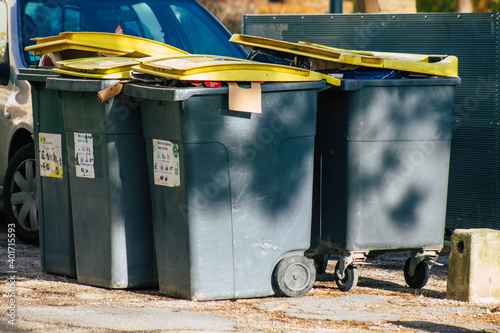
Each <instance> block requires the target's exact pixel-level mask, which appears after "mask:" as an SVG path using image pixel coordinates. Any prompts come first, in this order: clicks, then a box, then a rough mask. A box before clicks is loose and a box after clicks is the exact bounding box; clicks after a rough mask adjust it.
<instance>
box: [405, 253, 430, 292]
mask: <svg viewBox="0 0 500 333" xmlns="http://www.w3.org/2000/svg"><path fill="white" fill-rule="evenodd" d="M410 261H411V258H408V259H407V260H406V262H405V267H404V275H405V281H406V283H407V284H408V286H409V287H410V288H415V289H420V288H423V287H424V286H425V285H426V284H427V281H428V280H429V275H430V273H429V265H428V264H427V263H425V262H423V261H421V262H420V263H419V264H418V265H417V267H415V273H414V274H413V275H410Z"/></svg>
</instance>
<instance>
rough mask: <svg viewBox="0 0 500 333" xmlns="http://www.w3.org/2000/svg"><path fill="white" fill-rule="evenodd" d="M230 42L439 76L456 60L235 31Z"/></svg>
mask: <svg viewBox="0 0 500 333" xmlns="http://www.w3.org/2000/svg"><path fill="white" fill-rule="evenodd" d="M230 41H231V42H233V43H236V44H240V45H244V46H248V47H258V48H263V49H269V50H275V51H281V52H286V53H291V54H295V55H300V56H304V57H308V58H313V59H319V60H324V61H327V62H334V63H342V64H348V65H352V66H365V67H374V68H386V69H394V70H402V71H407V72H413V73H420V74H428V75H439V76H457V75H458V59H457V57H455V56H432V55H419V54H407V53H388V52H369V51H356V50H344V49H338V48H333V47H328V46H324V45H318V44H312V43H307V42H299V43H290V42H284V41H279V40H274V39H269V38H263V37H255V36H248V35H239V34H235V35H233V36H232V38H231V39H230Z"/></svg>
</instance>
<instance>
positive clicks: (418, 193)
mask: <svg viewBox="0 0 500 333" xmlns="http://www.w3.org/2000/svg"><path fill="white" fill-rule="evenodd" d="M459 82H460V79H459V78H456V77H455V78H408V79H389V80H382V79H345V80H342V84H341V86H340V87H332V88H330V89H328V90H325V91H323V92H321V93H320V94H319V96H318V128H317V137H316V147H315V181H314V200H313V201H314V206H313V227H312V238H311V243H312V244H311V251H312V252H313V253H315V254H317V255H318V257H316V264H317V266H318V267H321V266H322V267H324V266H323V265H322V262H321V261H322V259H323V257H321V256H322V255H340V260H339V262H338V264H337V267H336V269H335V274H336V277H337V284H338V285H339V287H340V288H341V289H343V290H346V291H347V290H351V289H352V288H354V287H355V286H356V283H357V277H358V274H359V268H360V265H361V264H363V262H364V260H365V259H366V256H367V255H369V254H377V253H382V252H385V251H399V250H410V251H411V255H410V258H409V259H408V260H407V262H406V264H405V268H404V273H405V280H406V281H407V283H408V285H409V286H410V287H414V288H421V287H423V286H424V285H425V284H426V282H427V279H428V277H429V265H430V264H431V263H432V262H433V260H435V258H437V251H439V250H440V249H441V248H442V246H443V241H444V231H445V225H444V224H445V213H446V197H447V187H448V172H449V171H448V170H449V160H450V143H451V138H452V122H453V104H454V95H455V86H456V85H457V84H458V83H459ZM323 264H324V262H323Z"/></svg>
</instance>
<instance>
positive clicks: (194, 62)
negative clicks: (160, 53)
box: [132, 55, 340, 85]
mask: <svg viewBox="0 0 500 333" xmlns="http://www.w3.org/2000/svg"><path fill="white" fill-rule="evenodd" d="M138 61H139V65H136V66H133V67H132V69H133V70H135V71H138V72H143V73H148V74H153V75H158V76H163V77H167V78H171V79H175V80H182V81H224V82H235V81H240V82H261V81H262V82H297V81H320V80H326V81H327V83H330V84H333V85H340V80H338V79H336V78H333V77H329V76H327V75H323V74H321V73H318V72H314V71H310V70H306V69H301V68H295V67H290V66H282V65H275V64H266V63H261V62H255V61H249V60H242V59H237V58H229V57H219V56H209V55H177V56H169V57H163V58H148V59H139V60H138Z"/></svg>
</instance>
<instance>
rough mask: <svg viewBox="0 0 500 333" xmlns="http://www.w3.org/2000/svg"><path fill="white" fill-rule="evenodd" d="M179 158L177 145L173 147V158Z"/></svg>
mask: <svg viewBox="0 0 500 333" xmlns="http://www.w3.org/2000/svg"><path fill="white" fill-rule="evenodd" d="M178 156H179V148H178V146H177V145H174V157H175V158H177V157H178Z"/></svg>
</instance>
